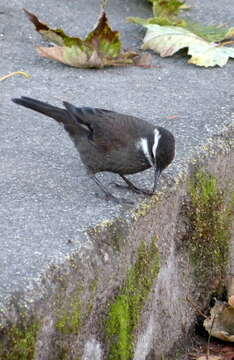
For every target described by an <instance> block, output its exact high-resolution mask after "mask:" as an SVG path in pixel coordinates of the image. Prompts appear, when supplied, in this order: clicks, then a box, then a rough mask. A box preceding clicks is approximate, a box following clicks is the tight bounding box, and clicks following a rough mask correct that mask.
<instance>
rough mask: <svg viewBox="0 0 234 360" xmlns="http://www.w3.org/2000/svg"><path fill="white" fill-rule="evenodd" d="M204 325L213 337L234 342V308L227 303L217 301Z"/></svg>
mask: <svg viewBox="0 0 234 360" xmlns="http://www.w3.org/2000/svg"><path fill="white" fill-rule="evenodd" d="M203 325H204V327H205V329H206V331H207V332H208V333H209V334H210V335H211V336H214V337H216V338H218V339H221V340H224V341H229V342H234V308H233V307H232V306H230V305H228V304H227V303H226V302H220V301H219V302H218V301H217V302H216V303H215V305H214V306H213V307H212V308H211V310H210V317H209V318H207V319H205V320H204V323H203Z"/></svg>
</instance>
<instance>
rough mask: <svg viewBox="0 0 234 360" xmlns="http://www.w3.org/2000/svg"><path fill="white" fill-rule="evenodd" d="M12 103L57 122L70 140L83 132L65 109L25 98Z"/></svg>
mask: <svg viewBox="0 0 234 360" xmlns="http://www.w3.org/2000/svg"><path fill="white" fill-rule="evenodd" d="M12 101H13V102H14V103H16V104H19V105H22V106H25V107H26V108H29V109H32V110H35V111H38V112H39V113H41V114H44V115H47V116H49V117H51V118H53V119H54V120H56V121H57V122H59V123H62V124H63V125H64V128H65V130H66V131H67V132H68V134H69V135H70V136H71V137H72V138H73V137H74V136H75V135H76V134H77V132H78V131H79V132H82V130H83V129H82V128H81V127H80V126H79V124H78V123H77V121H76V119H75V118H74V117H73V116H71V114H70V113H69V111H68V110H67V109H61V108H59V107H56V106H53V105H50V104H47V103H45V102H42V101H39V100H36V99H32V98H29V97H26V96H22V97H21V98H17V99H12Z"/></svg>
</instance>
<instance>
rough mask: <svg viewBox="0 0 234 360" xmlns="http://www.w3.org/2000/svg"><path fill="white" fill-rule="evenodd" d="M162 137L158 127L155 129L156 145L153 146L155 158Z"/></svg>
mask: <svg viewBox="0 0 234 360" xmlns="http://www.w3.org/2000/svg"><path fill="white" fill-rule="evenodd" d="M160 137H161V135H160V133H159V131H158V129H154V145H153V147H152V153H153V156H154V158H155V157H156V151H157V147H158V142H159V139H160Z"/></svg>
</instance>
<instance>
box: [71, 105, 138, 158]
mask: <svg viewBox="0 0 234 360" xmlns="http://www.w3.org/2000/svg"><path fill="white" fill-rule="evenodd" d="M64 105H65V107H66V109H67V110H68V112H69V113H70V114H71V116H73V117H75V118H76V120H77V122H78V123H80V124H83V126H86V127H87V128H88V129H89V132H90V133H89V141H91V142H92V143H93V144H94V145H95V146H97V147H98V148H99V150H100V151H103V152H109V151H112V150H118V149H119V148H121V149H123V148H124V147H127V146H128V144H129V141H131V138H132V135H133V132H134V129H133V122H134V121H133V119H135V118H133V117H131V116H128V115H124V114H120V113H117V112H114V111H110V110H105V109H97V108H90V107H81V108H77V107H75V106H74V105H71V104H68V103H66V102H65V103H64ZM130 119H131V120H132V121H129V120H130Z"/></svg>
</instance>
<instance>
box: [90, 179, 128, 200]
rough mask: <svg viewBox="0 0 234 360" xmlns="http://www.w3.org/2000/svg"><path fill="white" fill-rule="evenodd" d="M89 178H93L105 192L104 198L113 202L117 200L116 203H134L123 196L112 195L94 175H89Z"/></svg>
mask: <svg viewBox="0 0 234 360" xmlns="http://www.w3.org/2000/svg"><path fill="white" fill-rule="evenodd" d="M90 177H91V179H92V180H94V182H95V183H96V184H97V185H98V187H99V188H100V189H101V190H102V192H103V193H104V194H105V200H113V201H115V202H117V203H118V204H121V203H124V204H130V205H132V204H134V203H133V202H132V201H130V200H126V199H123V198H120V199H119V198H117V197H115V196H114V195H112V194H111V193H110V192H109V191H108V190H106V188H105V187H104V186H103V185H102V183H101V182H100V181H99V180H98V179H97V178H96V176H95V175H90Z"/></svg>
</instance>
